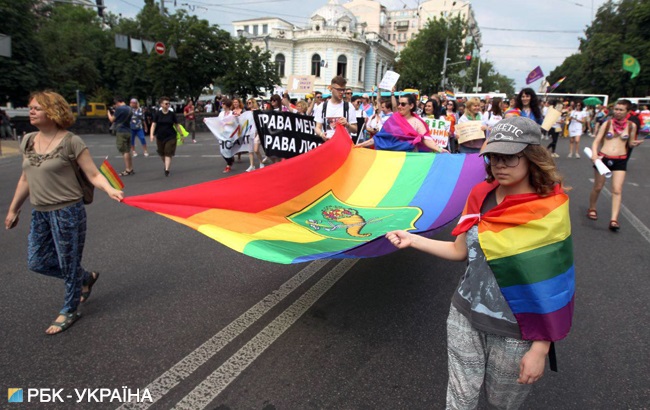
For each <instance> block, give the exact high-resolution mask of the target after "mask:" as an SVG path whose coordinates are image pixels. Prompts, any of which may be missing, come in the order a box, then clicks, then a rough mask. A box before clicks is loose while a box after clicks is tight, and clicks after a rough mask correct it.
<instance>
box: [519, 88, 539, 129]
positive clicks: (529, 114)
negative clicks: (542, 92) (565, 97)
mask: <svg viewBox="0 0 650 410" xmlns="http://www.w3.org/2000/svg"><path fill="white" fill-rule="evenodd" d="M515 108H516V110H517V111H518V114H519V115H521V116H522V117H526V118H530V119H531V120H533V121H535V122H536V123H538V124H539V125H542V121H543V120H544V117H543V116H542V110H541V109H540V108H539V98H537V94H535V90H533V89H532V88H524V89H523V90H521V91H519V94H517V98H515ZM515 115H516V114H515Z"/></svg>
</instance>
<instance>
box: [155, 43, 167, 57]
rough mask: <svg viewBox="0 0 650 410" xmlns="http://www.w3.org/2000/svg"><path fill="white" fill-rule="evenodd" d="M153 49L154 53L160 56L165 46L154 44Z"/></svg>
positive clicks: (163, 52)
mask: <svg viewBox="0 0 650 410" xmlns="http://www.w3.org/2000/svg"><path fill="white" fill-rule="evenodd" d="M154 49H155V50H156V53H158V54H160V55H163V54H165V45H164V44H163V43H162V42H161V41H159V42H157V43H156V45H155V46H154Z"/></svg>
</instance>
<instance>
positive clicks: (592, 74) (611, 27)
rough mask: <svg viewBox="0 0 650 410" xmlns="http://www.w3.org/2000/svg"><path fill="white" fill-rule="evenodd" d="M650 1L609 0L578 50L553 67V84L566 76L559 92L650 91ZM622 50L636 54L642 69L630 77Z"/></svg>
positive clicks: (616, 93)
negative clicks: (636, 75)
mask: <svg viewBox="0 0 650 410" xmlns="http://www.w3.org/2000/svg"><path fill="white" fill-rule="evenodd" d="M648 27H650V2H648V1H644V0H621V1H617V2H614V1H611V0H610V1H608V2H607V3H605V4H603V5H602V6H601V7H600V8H599V9H598V13H597V14H596V18H595V19H594V21H593V22H592V24H591V25H590V26H588V27H587V29H586V30H585V36H584V37H583V38H581V39H580V47H579V52H578V53H577V54H573V55H571V56H569V57H567V58H566V59H565V60H564V61H563V62H562V64H560V65H559V66H558V67H556V68H555V69H554V70H553V71H551V73H550V75H549V82H550V83H551V84H552V83H554V82H555V81H557V80H558V79H559V78H561V77H566V80H565V81H564V82H563V83H562V86H561V88H560V89H559V90H558V91H560V92H567V93H585V94H590V93H594V94H608V95H609V96H610V97H613V98H618V97H624V96H628V97H633V96H646V95H649V94H650V33H649V32H648V30H647V28H648ZM623 53H626V54H630V55H632V56H634V57H635V58H636V59H637V60H638V61H639V63H640V65H641V73H640V74H639V76H638V77H636V78H634V79H631V78H630V77H631V75H630V73H629V72H627V71H624V70H623V68H622V62H623Z"/></svg>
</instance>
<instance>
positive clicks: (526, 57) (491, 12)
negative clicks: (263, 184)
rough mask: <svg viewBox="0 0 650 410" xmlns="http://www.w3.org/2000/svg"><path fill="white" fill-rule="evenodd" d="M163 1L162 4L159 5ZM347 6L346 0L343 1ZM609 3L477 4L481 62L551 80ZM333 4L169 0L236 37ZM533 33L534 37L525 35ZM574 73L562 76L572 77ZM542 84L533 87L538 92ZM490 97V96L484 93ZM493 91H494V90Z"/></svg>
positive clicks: (302, 20) (125, 1) (130, 12)
mask: <svg viewBox="0 0 650 410" xmlns="http://www.w3.org/2000/svg"><path fill="white" fill-rule="evenodd" d="M159 1H160V0H156V3H158V2H159ZM340 2H341V3H345V2H346V0H340ZM422 2H424V0H421V1H419V2H418V0H381V3H382V4H384V5H385V6H386V7H388V8H389V9H400V8H404V7H407V8H415V7H417V5H418V3H422ZM605 2H606V0H543V1H521V2H516V3H513V2H509V1H503V0H474V1H471V4H472V8H473V9H474V15H475V17H476V20H477V21H478V25H479V28H480V29H481V35H482V43H483V48H482V49H481V58H482V59H484V60H485V59H487V60H489V61H491V62H492V63H493V64H494V66H495V68H496V70H497V71H498V72H499V73H500V74H503V75H505V76H508V77H510V78H512V79H514V80H515V88H516V89H517V90H519V89H521V88H523V87H525V86H526V76H527V75H528V73H529V72H530V71H532V70H533V69H534V68H535V67H537V66H540V67H541V69H542V71H543V72H544V74H545V75H549V74H550V72H551V71H552V70H553V69H554V68H556V67H557V66H558V65H560V64H562V62H563V61H564V59H565V58H566V57H568V56H570V55H571V54H574V53H576V52H577V51H578V45H579V40H578V39H579V37H583V36H584V30H585V28H586V27H587V26H588V25H589V24H590V23H591V20H592V18H593V15H592V10H593V13H594V14H595V13H596V11H597V9H598V7H600V6H601V5H602V4H604V3H605ZM104 3H105V5H106V7H107V9H108V11H110V12H112V13H115V14H120V13H121V14H122V15H124V16H125V17H133V16H135V14H136V13H137V12H138V11H139V10H140V9H141V8H142V6H143V5H144V1H143V0H105V1H104ZM327 3H328V0H308V1H307V0H239V1H237V2H234V1H232V0H176V7H174V0H165V5H166V7H168V8H169V9H170V10H171V11H173V10H175V9H181V8H182V9H185V10H187V11H188V12H189V13H191V14H196V15H197V16H199V17H200V18H204V19H207V20H208V21H209V22H210V23H212V24H217V25H219V26H220V27H221V28H223V29H224V30H227V31H229V32H231V34H234V33H232V30H233V26H232V21H237V20H246V19H252V18H258V17H279V18H282V19H284V20H287V21H290V22H292V23H294V24H297V25H299V26H304V25H306V23H307V22H308V20H309V17H310V16H311V14H312V13H313V12H314V11H316V10H317V9H318V8H319V7H321V6H323V5H325V4H327ZM525 30H528V31H525ZM572 74H573V73H562V75H567V76H570V75H572ZM541 81H542V80H539V81H536V82H535V83H533V84H531V85H530V86H531V87H533V88H534V89H535V90H537V89H538V88H539V86H540V84H541ZM483 91H486V90H483ZM492 91H493V90H492Z"/></svg>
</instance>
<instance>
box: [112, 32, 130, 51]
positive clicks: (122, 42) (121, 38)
mask: <svg viewBox="0 0 650 410" xmlns="http://www.w3.org/2000/svg"><path fill="white" fill-rule="evenodd" d="M115 47H117V48H123V49H125V50H128V49H129V36H125V35H123V34H116V35H115Z"/></svg>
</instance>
